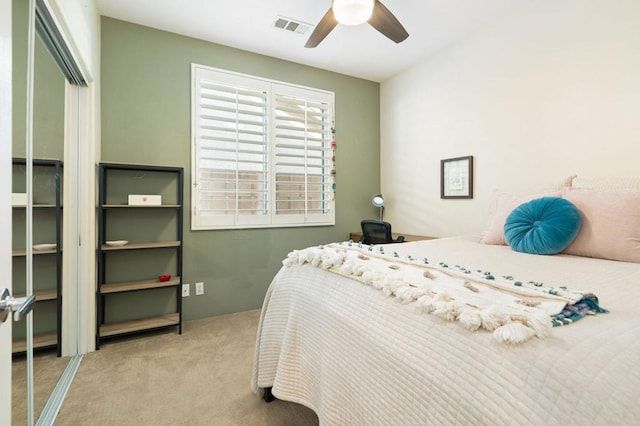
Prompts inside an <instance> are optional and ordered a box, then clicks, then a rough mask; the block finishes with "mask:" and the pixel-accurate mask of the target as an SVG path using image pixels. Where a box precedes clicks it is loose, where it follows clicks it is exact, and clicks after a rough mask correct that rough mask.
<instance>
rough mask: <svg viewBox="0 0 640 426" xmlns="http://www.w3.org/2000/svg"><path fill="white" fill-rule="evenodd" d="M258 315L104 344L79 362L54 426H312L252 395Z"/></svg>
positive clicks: (298, 411)
mask: <svg viewBox="0 0 640 426" xmlns="http://www.w3.org/2000/svg"><path fill="white" fill-rule="evenodd" d="M259 315H260V311H259V310H252V311H247V312H240V313H236V314H231V315H225V316H219V317H212V318H207V319H203V320H198V321H190V322H186V323H185V324H184V327H183V334H182V335H178V334H177V333H176V332H175V329H174V330H170V331H165V332H158V333H151V334H149V333H147V334H142V335H139V336H136V337H130V338H126V339H118V340H111V341H107V342H105V343H104V344H102V345H101V347H100V350H99V351H96V352H92V353H90V354H87V355H85V356H84V358H83V360H82V362H81V364H80V369H79V371H78V374H77V375H76V378H75V380H74V381H73V383H72V385H71V389H70V390H69V393H68V394H67V397H66V399H65V401H64V404H63V406H62V408H61V410H60V413H59V414H58V417H57V419H56V423H55V424H56V425H61V426H62V425H136V426H144V425H154V426H155V425H243V426H250V425H279V426H280V425H282V426H285V425H296V426H298V425H300V426H304V425H317V424H318V418H317V416H316V415H315V413H314V412H313V411H311V410H310V409H308V408H306V407H303V406H301V405H298V404H293V403H288V402H284V401H279V400H276V401H274V402H272V403H269V404H267V403H265V402H264V401H263V400H262V399H261V398H260V397H259V396H257V395H255V394H253V393H252V392H251V389H250V387H249V381H250V377H251V368H252V364H253V353H254V345H255V339H256V332H257V328H258V321H259Z"/></svg>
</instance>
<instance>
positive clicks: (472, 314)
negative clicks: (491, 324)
mask: <svg viewBox="0 0 640 426" xmlns="http://www.w3.org/2000/svg"><path fill="white" fill-rule="evenodd" d="M458 321H460V323H461V324H462V325H463V326H465V327H466V328H467V329H469V330H471V331H476V330H477V329H479V328H480V327H482V315H480V312H479V311H478V310H477V309H475V308H472V307H469V306H467V307H466V308H465V309H464V310H463V311H462V312H460V315H458Z"/></svg>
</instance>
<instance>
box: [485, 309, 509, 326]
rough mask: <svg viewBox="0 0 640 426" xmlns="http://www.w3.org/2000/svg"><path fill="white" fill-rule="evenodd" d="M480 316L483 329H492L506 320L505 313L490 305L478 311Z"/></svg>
mask: <svg viewBox="0 0 640 426" xmlns="http://www.w3.org/2000/svg"><path fill="white" fill-rule="evenodd" d="M480 315H481V316H482V328H484V329H485V330H489V331H493V330H495V329H496V328H498V327H500V326H501V325H503V324H504V323H506V322H507V319H508V318H507V314H505V313H504V312H502V311H500V309H499V308H498V307H496V306H495V305H494V306H490V307H489V308H487V309H485V310H483V311H481V312H480Z"/></svg>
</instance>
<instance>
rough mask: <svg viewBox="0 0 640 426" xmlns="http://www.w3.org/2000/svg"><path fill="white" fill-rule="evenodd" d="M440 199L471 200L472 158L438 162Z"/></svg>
mask: <svg viewBox="0 0 640 426" xmlns="http://www.w3.org/2000/svg"><path fill="white" fill-rule="evenodd" d="M440 198H473V156H471V155H469V156H466V157H457V158H447V159H446V160H440Z"/></svg>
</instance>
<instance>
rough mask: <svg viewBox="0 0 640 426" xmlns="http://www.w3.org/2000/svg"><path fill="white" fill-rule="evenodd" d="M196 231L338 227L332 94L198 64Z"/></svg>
mask: <svg viewBox="0 0 640 426" xmlns="http://www.w3.org/2000/svg"><path fill="white" fill-rule="evenodd" d="M192 80H193V89H192V90H193V92H192V102H193V106H192V120H193V128H192V136H193V142H192V150H191V151H192V167H191V169H192V191H191V193H192V196H191V199H192V221H191V228H192V229H233V228H263V227H276V226H315V225H333V224H334V223H335V211H334V210H335V209H334V199H333V189H332V183H333V177H332V175H331V169H332V155H331V139H332V127H333V93H330V92H325V91H320V90H316V89H310V88H305V87H300V86H293V85H289V84H286V83H281V82H276V81H270V80H265V79H260V78H255V77H251V76H247V75H242V74H236V73H231V72H227V71H223V70H217V69H213V68H208V67H204V66H201V65H195V64H194V65H192Z"/></svg>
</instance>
